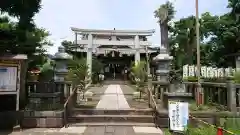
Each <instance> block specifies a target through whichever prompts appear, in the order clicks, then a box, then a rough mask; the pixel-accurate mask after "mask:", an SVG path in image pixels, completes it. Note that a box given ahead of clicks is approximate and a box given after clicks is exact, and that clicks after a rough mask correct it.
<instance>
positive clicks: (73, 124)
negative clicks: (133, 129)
mask: <svg viewBox="0 0 240 135" xmlns="http://www.w3.org/2000/svg"><path fill="white" fill-rule="evenodd" d="M69 126H70V127H71V126H72V127H82V126H139V127H155V124H154V123H136V122H135V123H134V122H117V123H116V122H91V123H89V122H83V123H70V124H69Z"/></svg>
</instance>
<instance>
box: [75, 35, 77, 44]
mask: <svg viewBox="0 0 240 135" xmlns="http://www.w3.org/2000/svg"><path fill="white" fill-rule="evenodd" d="M75 44H76V45H77V33H75Z"/></svg>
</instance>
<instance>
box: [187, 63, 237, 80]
mask: <svg viewBox="0 0 240 135" xmlns="http://www.w3.org/2000/svg"><path fill="white" fill-rule="evenodd" d="M200 72H201V73H200V74H201V76H202V77H204V78H221V77H230V76H233V75H234V73H235V72H236V69H233V68H231V67H229V68H216V67H207V66H202V67H201V69H200ZM196 73H197V67H196V66H195V65H184V66H183V78H186V77H195V76H196V75H197V74H196Z"/></svg>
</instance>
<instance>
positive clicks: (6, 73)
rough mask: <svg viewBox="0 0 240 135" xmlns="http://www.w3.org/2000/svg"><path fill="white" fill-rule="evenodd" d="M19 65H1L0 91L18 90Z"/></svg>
mask: <svg viewBox="0 0 240 135" xmlns="http://www.w3.org/2000/svg"><path fill="white" fill-rule="evenodd" d="M17 76H18V70H17V67H10V66H9V67H8V66H0V91H5V92H6V91H8V92H10V91H17Z"/></svg>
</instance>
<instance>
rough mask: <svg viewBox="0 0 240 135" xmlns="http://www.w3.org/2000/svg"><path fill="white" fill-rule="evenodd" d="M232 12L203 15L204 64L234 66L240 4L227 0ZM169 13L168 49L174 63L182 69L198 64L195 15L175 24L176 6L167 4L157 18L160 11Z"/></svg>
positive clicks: (238, 42) (239, 42)
mask: <svg viewBox="0 0 240 135" xmlns="http://www.w3.org/2000/svg"><path fill="white" fill-rule="evenodd" d="M228 1H229V6H228V8H229V9H230V12H228V13H226V14H223V15H221V16H217V15H211V14H210V13H209V12H206V13H203V14H202V15H201V16H200V19H199V22H200V53H201V64H203V65H211V66H213V65H215V66H217V67H228V66H232V67H233V66H234V65H235V58H234V57H230V56H228V55H229V54H234V53H238V52H239V51H240V40H239V39H240V19H239V13H240V6H239V5H240V4H239V1H237V0H228ZM162 8H166V9H167V10H168V12H169V17H168V29H169V34H168V35H169V46H170V47H169V48H170V54H171V56H173V57H174V59H173V64H174V65H175V68H176V69H181V67H182V66H183V65H185V64H196V35H195V33H196V32H195V28H196V27H195V26H196V23H195V20H196V19H195V16H189V17H185V18H180V19H179V20H175V21H173V20H172V18H174V13H175V12H174V7H173V5H172V4H171V3H170V2H168V3H166V4H163V5H160V6H159V8H158V9H157V10H156V11H155V12H154V16H155V17H156V18H158V21H160V16H161V12H160V9H162Z"/></svg>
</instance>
